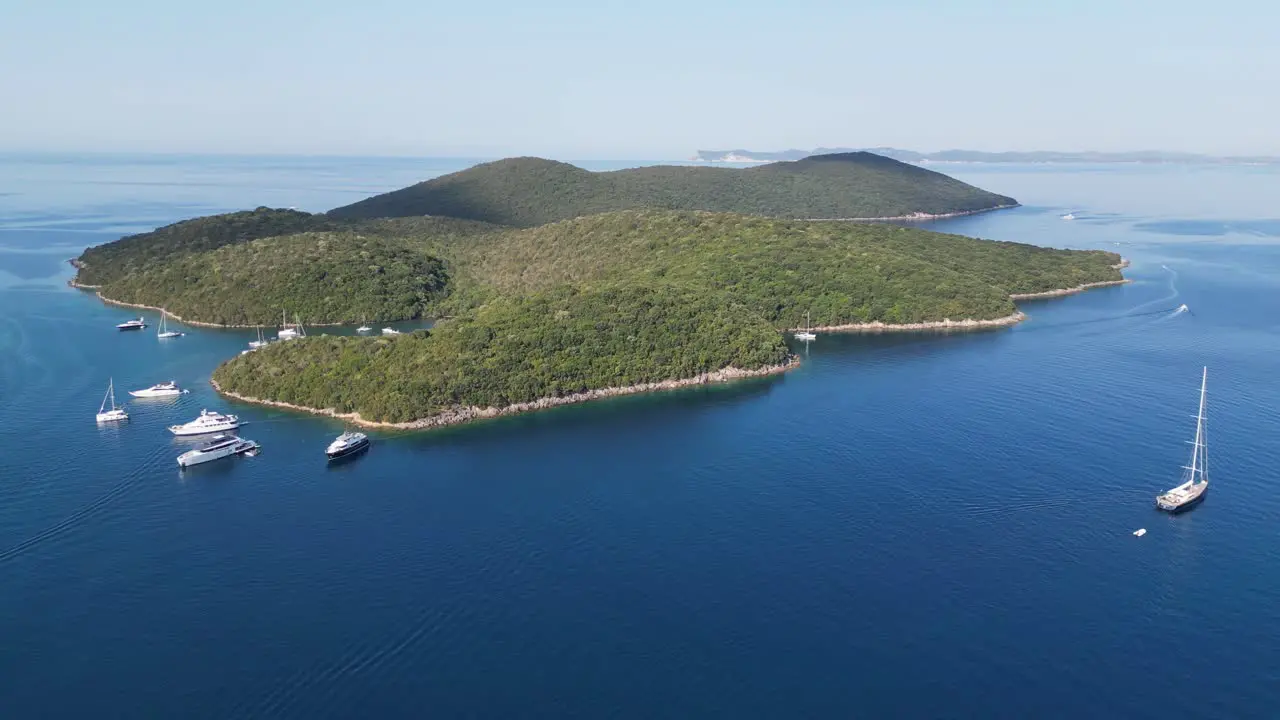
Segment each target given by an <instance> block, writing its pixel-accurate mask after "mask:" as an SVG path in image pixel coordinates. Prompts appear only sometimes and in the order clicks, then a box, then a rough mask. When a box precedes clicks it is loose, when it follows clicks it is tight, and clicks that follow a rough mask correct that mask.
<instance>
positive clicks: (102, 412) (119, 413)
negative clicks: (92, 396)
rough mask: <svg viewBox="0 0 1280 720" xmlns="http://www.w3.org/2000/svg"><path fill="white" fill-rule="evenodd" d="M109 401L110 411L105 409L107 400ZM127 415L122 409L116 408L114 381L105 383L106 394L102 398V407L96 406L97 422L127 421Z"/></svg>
mask: <svg viewBox="0 0 1280 720" xmlns="http://www.w3.org/2000/svg"><path fill="white" fill-rule="evenodd" d="M108 398H109V399H110V400H111V409H110V410H108V409H107V400H108ZM128 419H129V413H127V412H125V411H124V408H123V407H116V383H115V380H110V381H108V382H107V394H106V395H103V396H102V405H100V406H98V422H100V423H105V422H120V421H122V420H128Z"/></svg>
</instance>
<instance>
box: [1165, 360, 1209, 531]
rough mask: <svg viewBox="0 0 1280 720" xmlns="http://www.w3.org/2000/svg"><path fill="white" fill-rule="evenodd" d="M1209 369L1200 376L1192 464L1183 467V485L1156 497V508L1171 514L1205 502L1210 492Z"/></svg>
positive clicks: (1192, 444) (1192, 443) (1192, 445)
mask: <svg viewBox="0 0 1280 720" xmlns="http://www.w3.org/2000/svg"><path fill="white" fill-rule="evenodd" d="M1208 381H1209V368H1205V369H1204V372H1203V373H1202V374H1201V376H1200V411H1199V412H1197V413H1196V439H1195V440H1193V441H1192V442H1191V464H1190V465H1186V466H1184V467H1183V470H1185V471H1186V472H1184V473H1183V475H1182V480H1183V482H1182V484H1181V485H1179V486H1178V487H1176V488H1173V489H1172V490H1169V491H1168V492H1165V493H1161V494H1160V495H1157V496H1156V507H1158V508H1160V509H1161V510H1166V511H1168V512H1171V513H1177V512H1182V511H1183V510H1187V509H1189V508H1192V507H1194V506H1195V505H1196V504H1198V503H1199V502H1200V501H1201V500H1204V496H1205V493H1207V492H1209V444H1208V442H1207V437H1206V436H1205V428H1204V395H1205V385H1206V384H1207V383H1208Z"/></svg>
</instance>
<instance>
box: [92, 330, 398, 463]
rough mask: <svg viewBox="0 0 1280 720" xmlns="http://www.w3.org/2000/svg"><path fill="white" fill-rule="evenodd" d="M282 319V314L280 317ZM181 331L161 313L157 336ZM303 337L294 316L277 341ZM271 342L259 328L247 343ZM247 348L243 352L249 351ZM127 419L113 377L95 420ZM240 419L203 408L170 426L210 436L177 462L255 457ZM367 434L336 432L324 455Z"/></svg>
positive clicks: (160, 387)
mask: <svg viewBox="0 0 1280 720" xmlns="http://www.w3.org/2000/svg"><path fill="white" fill-rule="evenodd" d="M282 320H283V317H282ZM146 327H147V321H146V319H144V318H141V317H139V318H135V319H132V320H126V321H125V322H122V323H120V324H118V325H116V328H117V329H119V330H121V331H125V330H143V329H145V328H146ZM370 330H372V328H370V327H368V326H366V325H361V326H360V327H359V328H358V331H359V332H361V333H366V332H369V331H370ZM382 332H383V333H384V334H388V335H390V334H398V333H397V332H396V331H395V330H392V329H391V328H384V329H383V331H382ZM182 335H183V333H180V332H174V331H170V330H168V329H167V326H166V322H165V316H164V314H163V313H161V315H160V328H159V331H158V332H157V337H160V338H172V337H182ZM299 337H306V331H305V330H304V329H303V327H302V323H301V322H298V321H297V318H296V316H295V318H294V324H293V325H292V326H290V325H288V324H283V326H282V328H281V330H280V332H279V334H277V336H276V339H277V340H292V339H294V338H299ZM269 342H270V341H269V340H267V339H266V338H265V337H263V335H262V330H261V328H259V330H258V339H257V340H254V341H253V342H250V343H249V350H257V349H259V348H263V347H266V346H267V344H268V343H269ZM249 350H246V351H244V352H249ZM188 392H190V391H189V390H185V389H183V388H180V387H178V383H177V382H176V381H173V380H168V381H166V382H162V383H156V384H155V385H152V386H151V387H147V388H142V389H141V390H130V391H129V394H130V395H131V396H133V397H135V398H172V397H177V396H179V395H184V394H186V393H188ZM128 420H129V413H128V411H126V410H125V408H124V406H123V405H117V404H116V392H115V380H114V379H113V380H111V381H109V382H108V383H107V392H106V395H104V396H103V398H102V404H101V405H100V406H99V407H98V414H97V421H98V423H99V424H112V423H121V422H126V421H128ZM241 424H242V423H241V421H240V418H239V416H237V415H231V414H224V413H220V412H214V411H210V410H205V409H202V410H201V411H200V414H199V415H198V416H196V418H195V419H194V420H191V421H190V422H186V423H182V424H181V425H170V426H169V432H171V433H173V434H174V435H177V436H179V437H189V436H199V435H210V436H211V437H210V438H209V440H208V442H206V443H204V444H202V445H200V446H199V447H196V448H194V449H192V450H188V451H187V452H184V453H182V454H181V455H179V456H178V465H179V466H180V467H183V468H186V467H190V466H192V465H199V464H201V463H207V462H212V461H214V460H219V459H222V458H226V457H232V456H235V455H248V456H251V457H252V456H254V455H257V454H258V451H259V450H261V449H262V446H261V445H259V444H258V443H257V442H256V441H253V440H249V439H248V438H242V437H239V436H237V435H235V434H234V432H233V431H234V430H236V429H237V428H239V427H240V425H241ZM369 445H370V441H369V437H368V436H367V435H365V434H364V433H361V432H344V433H342V434H341V435H339V436H338V437H337V438H336V439H334V440H333V442H331V443H329V445H328V447H326V448H325V455H326V456H327V457H328V458H329V459H330V460H337V459H339V458H344V457H349V456H352V455H356V454H359V453H360V452H362V451H364V450H366V449H368V448H369Z"/></svg>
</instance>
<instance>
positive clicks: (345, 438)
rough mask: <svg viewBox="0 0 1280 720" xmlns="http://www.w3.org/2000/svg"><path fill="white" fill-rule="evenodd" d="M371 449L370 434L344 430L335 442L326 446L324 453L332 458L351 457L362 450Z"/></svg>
mask: <svg viewBox="0 0 1280 720" xmlns="http://www.w3.org/2000/svg"><path fill="white" fill-rule="evenodd" d="M368 449H369V436H368V435H365V434H364V433H362V432H351V431H348V432H344V433H342V434H341V435H339V436H338V437H337V438H336V439H335V440H334V441H333V442H331V443H329V447H327V448H325V451H324V454H325V455H327V456H328V457H329V459H330V460H337V459H338V458H343V457H349V456H351V455H355V454H357V453H359V452H361V451H362V450H368Z"/></svg>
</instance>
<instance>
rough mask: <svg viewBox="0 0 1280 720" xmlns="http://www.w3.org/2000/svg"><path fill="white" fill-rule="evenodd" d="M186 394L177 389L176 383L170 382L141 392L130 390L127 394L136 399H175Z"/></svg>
mask: <svg viewBox="0 0 1280 720" xmlns="http://www.w3.org/2000/svg"><path fill="white" fill-rule="evenodd" d="M185 392H187V391H186V390H183V389H182V388H180V387H178V383H176V382H174V381H173V380H170V381H169V382H162V383H157V384H155V385H152V386H151V387H149V388H144V389H142V390H130V391H129V394H130V395H132V396H134V397H136V398H159V397H176V396H178V395H181V394H183V393H185Z"/></svg>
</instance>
